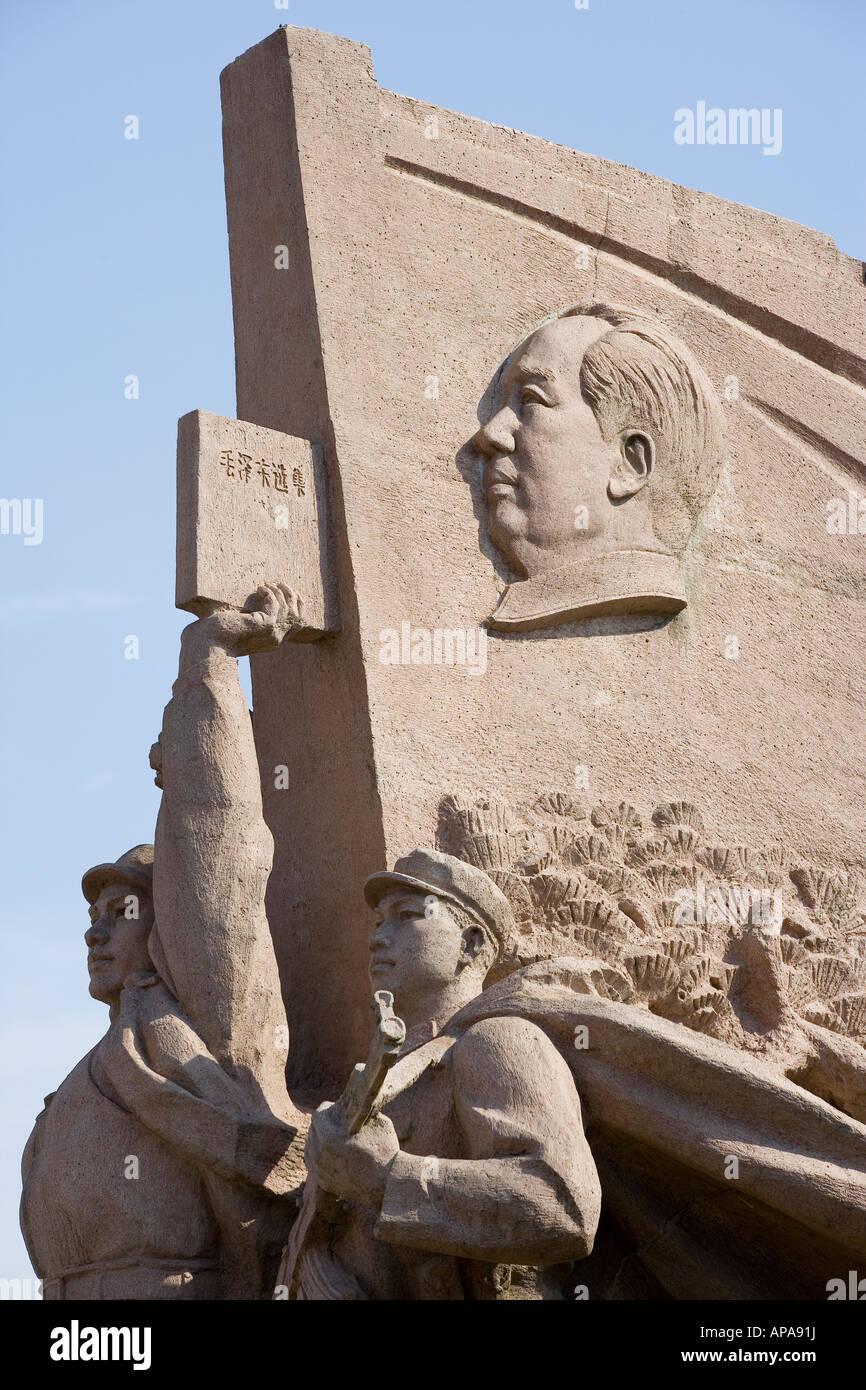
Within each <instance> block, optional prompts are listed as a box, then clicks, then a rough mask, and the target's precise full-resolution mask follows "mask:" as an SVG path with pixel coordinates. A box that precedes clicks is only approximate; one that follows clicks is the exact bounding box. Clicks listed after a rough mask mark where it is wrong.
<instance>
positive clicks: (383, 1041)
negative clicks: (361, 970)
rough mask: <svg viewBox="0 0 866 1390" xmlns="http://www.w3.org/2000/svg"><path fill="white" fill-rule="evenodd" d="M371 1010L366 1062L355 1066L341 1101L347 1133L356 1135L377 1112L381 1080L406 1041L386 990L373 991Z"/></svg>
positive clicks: (380, 1097)
mask: <svg viewBox="0 0 866 1390" xmlns="http://www.w3.org/2000/svg"><path fill="white" fill-rule="evenodd" d="M373 1008H374V1010H375V1012H376V1031H375V1033H374V1034H373V1041H372V1042H371V1043H370V1051H369V1053H368V1055H367V1060H366V1062H365V1063H364V1064H363V1065H361V1064H360V1063H359V1065H358V1066H356V1067H355V1070H354V1071H353V1072H352V1075H351V1076H350V1078H349V1081H348V1084H347V1085H346V1089H345V1091H344V1092H343V1097H342V1102H341V1103H342V1106H343V1110H344V1113H345V1116H346V1128H347V1130H348V1131H349V1133H350V1134H357V1133H358V1130H359V1129H361V1127H362V1126H363V1125H365V1124H366V1123H367V1121H368V1120H370V1119H372V1118H373V1116H374V1115H375V1114H377V1113H378V1111H379V1109H380V1107H381V1103H382V1089H383V1087H384V1084H385V1079H386V1077H387V1075H388V1072H389V1071H390V1070H391V1068H392V1067H393V1065H394V1063H395V1062H396V1061H397V1058H398V1057H399V1055H400V1049H401V1048H402V1046H403V1043H404V1041H405V1038H406V1025H405V1023H404V1022H403V1020H402V1019H401V1018H397V1016H396V1015H395V1013H394V996H393V994H391V993H389V991H388V990H386V989H378V990H376V993H375V994H374V995H373Z"/></svg>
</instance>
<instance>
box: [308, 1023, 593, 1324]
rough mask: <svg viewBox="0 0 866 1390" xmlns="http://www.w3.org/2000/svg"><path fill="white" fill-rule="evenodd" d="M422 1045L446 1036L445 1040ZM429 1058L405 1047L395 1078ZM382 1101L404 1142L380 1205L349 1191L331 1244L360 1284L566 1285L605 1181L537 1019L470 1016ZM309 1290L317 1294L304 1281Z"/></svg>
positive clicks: (541, 1292) (412, 1293)
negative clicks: (474, 1019) (376, 1208)
mask: <svg viewBox="0 0 866 1390" xmlns="http://www.w3.org/2000/svg"><path fill="white" fill-rule="evenodd" d="M425 1046H428V1047H430V1048H432V1049H434V1050H437V1042H436V1040H434V1041H433V1042H432V1043H430V1044H424V1043H422V1044H421V1053H422V1054H423V1049H424V1047H425ZM420 1065H423V1062H422V1058H421V1057H419V1056H418V1055H414V1056H413V1054H412V1053H411V1052H410V1053H409V1054H408V1055H406V1056H404V1058H402V1059H401V1061H400V1062H399V1063H398V1064H397V1066H396V1067H395V1068H394V1070H393V1072H392V1074H391V1078H392V1084H393V1086H398V1085H399V1084H400V1069H401V1068H413V1069H415V1070H417V1069H418V1068H419V1066H420ZM385 1113H386V1114H387V1115H388V1116H389V1118H390V1119H391V1120H392V1122H393V1124H394V1126H395V1129H396V1131H397V1136H398V1139H399V1141H400V1150H401V1152H400V1153H399V1154H398V1155H397V1157H396V1159H395V1160H394V1162H393V1165H392V1167H391V1170H390V1174H389V1177H388V1181H387V1186H386V1188H385V1196H384V1201H383V1203H382V1208H381V1211H380V1212H379V1213H374V1212H372V1211H371V1210H369V1209H368V1208H366V1207H364V1206H362V1205H360V1204H359V1203H354V1202H353V1203H350V1204H347V1209H346V1211H345V1213H344V1218H343V1220H342V1221H341V1222H340V1223H339V1224H338V1226H337V1228H336V1231H335V1237H334V1239H333V1242H332V1245H331V1254H332V1256H333V1258H334V1259H335V1260H337V1261H339V1263H340V1265H341V1266H342V1268H343V1269H344V1270H345V1271H346V1273H348V1274H349V1275H351V1277H352V1278H353V1279H354V1280H355V1281H356V1283H357V1285H358V1286H359V1290H360V1295H361V1296H363V1297H366V1298H369V1299H406V1298H417V1299H498V1298H559V1297H563V1294H564V1293H565V1294H567V1293H568V1289H567V1278H566V1276H567V1274H568V1270H569V1263H570V1262H571V1261H572V1260H575V1259H579V1258H582V1257H583V1256H585V1255H586V1254H587V1253H588V1251H589V1250H590V1249H591V1247H592V1240H593V1236H594V1234H595V1229H596V1225H597V1222H598V1216H599V1208H600V1203H601V1192H600V1185H599V1179H598V1175H597V1173H596V1169H595V1164H594V1162H593V1159H592V1154H591V1153H590V1150H589V1146H588V1144H587V1142H586V1139H585V1137H584V1133H583V1123H582V1118H581V1108H580V1100H579V1098H578V1095H577V1091H576V1089H575V1085H574V1081H573V1079H572V1076H571V1073H570V1071H569V1069H568V1066H567V1065H566V1063H565V1062H564V1061H563V1059H562V1057H561V1056H560V1055H559V1053H558V1051H557V1049H556V1047H554V1045H553V1043H552V1042H551V1041H550V1040H549V1039H548V1038H547V1037H546V1036H545V1034H544V1033H543V1032H542V1031H541V1029H540V1028H538V1027H537V1026H536V1025H535V1024H534V1023H531V1022H529V1021H528V1020H526V1019H523V1018H516V1017H498V1018H489V1019H485V1020H483V1021H482V1022H479V1023H476V1024H474V1025H473V1026H472V1027H470V1028H468V1029H467V1031H466V1032H464V1033H463V1034H462V1036H461V1037H460V1038H459V1039H458V1040H457V1041H456V1042H455V1043H454V1045H453V1046H452V1047H450V1049H449V1050H447V1051H446V1052H445V1053H444V1055H442V1057H441V1061H440V1062H439V1064H438V1065H435V1066H432V1067H428V1068H427V1069H425V1070H423V1071H422V1073H421V1075H420V1076H419V1077H418V1079H417V1080H415V1082H414V1084H412V1085H410V1086H409V1087H408V1089H406V1090H405V1091H403V1092H402V1094H400V1095H398V1096H396V1098H395V1099H394V1100H392V1101H391V1103H390V1104H389V1105H388V1106H387V1108H386V1111H385ZM539 1267H543V1268H539ZM301 1296H302V1297H307V1298H308V1297H317V1296H318V1295H317V1294H316V1293H315V1292H314V1291H313V1289H311V1288H309V1287H307V1288H306V1289H304V1287H303V1283H302V1295H301ZM342 1296H345V1294H344V1295H342Z"/></svg>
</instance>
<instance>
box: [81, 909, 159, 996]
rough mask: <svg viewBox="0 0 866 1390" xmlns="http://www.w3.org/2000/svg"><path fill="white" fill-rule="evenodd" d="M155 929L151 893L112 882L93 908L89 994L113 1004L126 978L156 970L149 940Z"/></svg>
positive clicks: (87, 938) (88, 934)
mask: <svg viewBox="0 0 866 1390" xmlns="http://www.w3.org/2000/svg"><path fill="white" fill-rule="evenodd" d="M152 926H153V906H152V903H151V898H150V894H149V893H145V892H143V891H142V890H140V889H136V888H132V887H131V886H130V885H129V884H128V883H110V884H108V885H107V887H105V888H104V889H103V890H102V892H101V893H100V895H99V897H98V898H97V899H96V902H95V903H94V904H93V906H92V907H91V909H90V926H89V927H88V928H87V931H86V932H85V933H84V940H85V941H86V942H87V948H88V949H87V969H88V972H89V974H90V993H91V995H92V996H93V998H94V999H99V1000H101V1001H102V1003H104V1004H109V1005H110V1004H114V1003H116V1002H117V1000H118V999H119V998H120V991H121V990H122V988H123V982H124V980H125V979H126V977H127V975H131V974H132V973H133V972H134V971H137V970H144V971H151V970H153V965H152V963H151V959H150V956H149V955H148V951H147V938H148V936H149V935H150V929H151V927H152Z"/></svg>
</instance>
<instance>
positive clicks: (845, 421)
mask: <svg viewBox="0 0 866 1390" xmlns="http://www.w3.org/2000/svg"><path fill="white" fill-rule="evenodd" d="M223 101H224V140H225V161H226V187H227V197H228V221H229V237H230V249H231V265H232V289H233V299H234V313H235V332H236V357H237V382H238V412H239V414H240V415H242V416H244V417H246V418H247V419H252V420H255V421H257V422H258V423H261V424H263V425H265V426H268V427H270V428H274V429H279V430H282V431H285V432H287V433H292V434H295V435H299V436H301V437H305V438H309V439H311V440H313V441H314V442H316V443H319V444H321V445H322V447H323V451H324V457H325V462H326V468H327V471H328V475H329V488H330V499H331V521H332V529H333V535H332V541H333V545H334V552H335V555H334V558H335V571H336V576H337V582H338V588H339V599H340V608H341V619H342V630H341V631H340V633H339V634H336V635H334V636H333V637H328V638H326V639H325V640H324V641H322V642H319V643H314V644H311V645H310V646H309V647H308V648H307V649H305V650H300V649H293V650H292V651H291V652H288V653H287V652H283V653H280V654H278V655H277V656H276V657H275V658H273V659H271V658H269V660H268V662H267V663H266V662H264V661H262V662H259V661H258V660H254V661H253V682H254V692H255V712H256V737H257V744H258V749H259V756H260V761H261V765H262V769H263V773H264V774H265V776H264V784H265V788H266V800H265V807H266V815H267V817H268V821H269V824H270V825H271V827H272V829H273V832H274V836H275V840H276V844H277V852H276V860H275V869H274V874H273V876H272V879H271V885H270V889H269V900H268V901H269V914H270V920H271V923H272V927H273V930H274V934H275V941H276V946H277V951H278V954H279V956H280V960H281V963H282V965H283V975H284V979H285V981H286V990H287V995H286V998H287V1009H288V1013H289V1017H290V1021H291V1024H292V1027H293V1031H294V1037H295V1044H294V1045H293V1048H292V1057H291V1061H290V1072H289V1075H290V1078H291V1080H292V1082H293V1084H295V1085H296V1086H302V1087H305V1088H308V1089H310V1090H314V1091H315V1090H318V1091H319V1093H321V1092H322V1090H323V1089H324V1090H327V1089H330V1090H331V1093H332V1094H333V1093H335V1092H336V1089H338V1088H339V1086H341V1085H342V1084H343V1080H344V1078H345V1075H346V1074H347V1071H348V1069H349V1068H350V1067H351V1065H352V1063H353V1062H354V1061H355V1060H356V1058H357V1057H358V1056H361V1055H363V1053H364V1050H365V1047H366V1038H367V1033H368V1029H369V1015H368V1010H367V997H366V984H365V931H364V926H363V916H362V913H363V909H362V907H361V904H360V899H359V897H358V895H357V889H358V884H359V883H360V882H362V881H363V879H364V877H365V875H366V874H367V873H369V872H370V871H372V870H373V869H375V868H376V867H378V866H380V865H381V864H382V863H383V862H385V861H387V862H391V861H392V860H393V859H394V858H395V857H396V856H397V855H398V854H400V853H403V852H404V851H406V850H407V849H409V848H411V847H412V846H413V845H416V844H424V843H428V844H429V843H432V842H433V836H434V833H435V830H436V827H437V822H438V816H439V807H440V803H441V802H442V800H443V797H445V796H447V795H448V794H449V793H452V792H467V793H468V794H470V798H471V797H473V796H477V795H478V794H483V795H491V796H493V797H501V798H503V799H504V800H506V801H508V802H509V803H511V804H512V805H518V804H519V805H525V804H531V803H532V802H533V800H534V799H535V798H536V797H537V796H538V795H539V794H543V793H544V792H546V791H547V790H548V789H550V788H557V787H564V788H565V789H566V790H570V789H572V788H573V787H574V784H575V769H577V770H578V772H577V781H578V784H580V783H581V781H582V780H583V781H585V789H586V797H587V800H588V804H589V805H597V804H602V805H614V806H615V805H618V804H619V803H620V802H623V801H624V802H627V803H629V804H632V805H634V806H636V807H640V808H644V814H645V813H646V811H648V810H649V809H651V808H652V807H655V806H658V805H660V804H662V803H665V802H669V801H671V800H672V799H675V798H679V799H681V800H683V801H687V802H689V803H690V804H693V805H695V806H697V807H699V808H700V811H701V814H702V815H703V817H704V819H705V821H706V823H707V824H708V825H711V826H712V827H713V834H714V836H715V837H716V839H717V841H718V843H720V844H724V845H739V844H742V845H746V846H750V847H753V848H755V849H761V848H763V847H766V846H767V845H768V844H771V843H773V842H778V843H780V844H782V845H783V846H784V847H785V851H786V853H787V854H788V855H789V856H790V860H791V864H792V866H794V867H796V866H797V865H801V866H802V865H811V866H812V868H813V869H814V871H815V872H816V873H817V874H819V875H820V874H824V875H827V876H829V877H830V878H833V877H834V876H837V875H843V876H844V875H846V874H851V873H856V871H857V870H859V869H860V868H862V865H863V843H864V837H863V810H862V808H863V805H864V797H863V758H862V752H861V750H860V748H859V746H858V741H857V736H856V730H857V729H858V728H859V727H860V724H861V723H862V715H863V704H864V694H866V672H864V665H863V644H862V637H863V633H864V622H863V612H864V609H863V604H864V597H866V580H864V572H863V563H862V546H863V539H862V537H861V536H858V535H857V534H844V535H843V534H833V533H832V532H831V531H830V530H828V525H827V519H828V502H829V501H830V499H832V498H842V499H845V498H847V496H848V492H849V490H852V491H855V492H856V491H857V490H858V489H862V484H863V463H862V460H863V459H864V458H866V409H864V394H863V386H864V384H866V366H864V345H866V333H864V322H866V320H864V314H863V308H864V299H866V290H864V286H863V281H862V267H861V265H860V263H859V262H855V261H852V260H850V259H848V258H847V257H845V256H843V255H840V254H839V252H838V251H837V250H836V248H835V246H834V245H833V243H832V241H831V240H830V239H829V238H827V237H825V236H822V235H821V234H820V233H818V232H814V231H811V230H809V229H808V228H804V227H799V226H795V225H793V224H791V223H787V222H784V221H782V220H780V219H778V218H776V217H773V216H771V215H769V214H766V213H763V212H758V211H756V210H754V209H750V208H745V207H739V206H736V205H732V204H729V203H726V202H724V201H722V200H720V199H717V198H714V197H712V196H710V195H707V194H701V193H695V192H691V191H689V190H686V189H682V188H678V187H676V186H674V185H671V184H668V183H665V182H663V181H661V180H659V179H656V178H652V177H649V176H647V175H644V174H641V173H639V172H637V171H635V170H631V169H627V168H623V167H620V166H618V165H614V164H611V163H609V162H607V161H604V160H600V159H596V158H594V157H592V156H590V155H585V154H580V153H577V152H575V151H571V150H567V149H564V148H560V147H557V146H553V145H550V144H548V143H546V142H544V141H542V140H539V139H536V138H534V137H532V136H529V135H524V134H520V133H518V132H515V131H512V130H507V129H503V128H499V127H493V126H490V125H486V124H485V123H483V122H481V121H478V120H474V119H471V118H469V117H466V116H462V115H459V114H456V113H454V112H450V111H445V110H441V109H438V108H435V107H432V106H428V105H426V104H424V103H420V102H417V101H414V100H412V99H410V98H408V97H403V96H397V95H395V94H393V93H390V92H387V91H383V90H381V89H379V88H378V87H377V85H376V82H375V78H374V75H373V71H372V66H371V60H370V55H369V52H368V50H367V49H366V48H365V47H363V46H362V45H359V44H355V43H351V42H348V41H346V40H343V39H339V38H335V37H333V36H330V35H327V34H320V33H315V32H310V31H305V30H300V29H291V28H289V29H286V30H281V31H279V32H278V33H276V34H274V35H273V36H272V37H271V38H269V39H267V40H266V41H265V42H264V43H262V44H259V45H257V46H256V47H255V48H254V49H252V50H250V51H249V52H248V53H246V54H245V55H244V56H243V57H241V58H239V59H238V60H237V61H236V62H235V63H233V64H232V65H231V66H230V67H229V68H228V69H227V70H226V72H225V73H224V75H223ZM347 189H351V196H346V190H347ZM283 243H285V244H288V246H289V248H290V256H291V271H280V270H277V269H275V266H274V248H275V246H277V245H279V244H283ZM592 303H608V304H613V305H621V306H626V307H629V308H634V309H636V310H638V311H640V312H641V313H643V314H645V315H648V316H650V317H651V318H652V319H653V321H655V322H657V323H660V324H661V325H663V326H664V328H665V329H666V330H667V331H668V332H669V333H671V334H673V335H674V336H675V337H676V338H677V339H678V340H679V341H681V342H682V343H683V344H685V346H686V348H687V349H688V350H689V352H690V353H691V354H692V355H693V357H694V359H695V360H696V362H697V363H698V364H699V367H700V369H701V370H702V371H703V372H704V373H705V374H706V377H707V378H708V380H709V382H710V383H711V384H712V387H713V390H714V391H715V393H716V395H717V396H718V398H719V400H720V401H721V405H722V409H723V411H724V413H725V417H726V418H725V424H726V434H727V453H726V459H725V462H724V465H723V467H722V469H721V472H720V474H719V478H718V483H717V485H716V487H715V491H714V492H713V494H712V496H711V497H710V498H709V500H708V502H707V504H706V506H705V507H704V508H703V510H702V511H701V513H700V516H699V519H698V523H697V527H696V529H695V531H694V533H693V535H692V537H691V540H690V541H689V544H688V546H687V548H686V552H685V555H684V557H683V562H682V574H683V579H684V585H685V592H686V598H687V606H686V607H685V608H683V609H682V611H681V612H680V613H678V614H677V615H676V616H675V617H673V618H670V617H668V618H659V617H657V616H654V615H652V614H649V615H646V614H644V615H641V614H633V613H624V614H614V615H609V616H605V617H598V618H594V619H590V620H588V621H584V622H579V623H572V624H570V625H567V626H559V627H557V628H556V629H555V633H551V632H548V631H546V630H545V629H541V630H540V631H532V632H526V633H522V632H516V633H512V634H505V633H503V634H502V635H498V634H496V633H494V632H491V634H490V637H489V640H488V643H487V647H486V669H485V671H484V674H483V675H481V674H478V673H474V672H473V669H472V667H471V666H470V665H469V664H468V663H467V664H464V665H459V664H452V665H448V664H445V662H444V661H440V662H437V661H436V660H435V653H434V657H433V659H430V660H429V661H428V662H426V663H425V662H424V661H423V657H424V646H425V644H424V641H423V640H421V639H419V642H418V644H417V647H416V650H417V653H418V656H419V657H420V658H421V659H420V660H417V661H416V662H413V661H412V660H411V652H412V639H411V634H412V632H413V631H414V629H426V630H427V632H428V633H431V632H435V630H436V629H444V630H459V631H460V632H462V633H465V634H467V640H468V636H469V635H471V634H472V633H473V632H475V630H476V629H477V627H478V625H479V624H480V623H483V622H484V620H485V619H486V618H487V616H488V615H489V614H490V613H491V611H492V609H493V607H494V605H495V603H496V600H497V594H498V591H499V589H500V588H501V587H502V585H503V584H504V583H506V582H508V583H510V582H512V581H513V580H514V579H515V578H519V575H517V574H515V573H514V572H513V571H510V570H508V569H507V568H505V565H504V562H503V559H502V556H501V555H500V554H499V552H498V551H497V550H496V548H495V547H494V545H493V543H492V541H491V538H490V536H489V534H488V526H487V515H486V507H485V502H484V496H483V477H482V462H483V461H482V459H481V458H480V457H479V456H478V453H477V450H476V448H475V446H474V445H473V444H472V441H473V439H474V437H475V435H476V432H477V430H478V428H479V425H481V424H483V423H484V421H485V419H486V418H487V415H488V410H489V402H490V388H491V386H492V383H493V378H494V376H495V374H496V372H497V370H498V368H499V366H500V364H501V363H502V362H503V360H504V359H505V358H506V356H507V355H508V354H509V353H510V352H511V351H512V349H513V348H514V346H515V344H517V343H519V342H521V340H522V339H523V338H524V337H525V336H526V334H527V333H529V332H531V331H532V330H533V329H535V328H537V327H538V326H539V325H540V324H541V323H542V322H543V321H544V320H546V319H547V318H548V317H549V316H550V315H552V314H556V313H560V312H562V311H563V310H564V309H566V308H568V307H569V306H573V305H583V306H586V305H589V304H592ZM629 505H630V504H629ZM855 530H856V522H855ZM405 623H408V624H410V639H409V640H408V641H407V642H406V644H405V651H406V652H408V653H409V655H410V659H409V660H408V661H407V662H405V663H400V664H385V663H384V662H383V661H382V660H381V659H380V657H381V652H382V641H383V639H382V634H383V632H385V631H387V630H391V631H396V632H398V633H399V632H401V631H402V630H403V625H404V624H405ZM731 639H736V641H735V642H734V641H732V640H731ZM287 710H291V711H292V718H291V719H289V718H287V717H286V713H285V712H286V711H287ZM278 763H286V764H288V765H289V766H291V767H293V768H295V769H297V773H298V775H297V776H296V777H295V778H294V779H293V784H292V788H291V789H290V791H289V792H287V793H285V792H278V793H274V792H271V791H268V790H267V789H268V788H269V786H270V785H271V783H272V772H271V770H272V768H273V767H274V765H275V764H278ZM353 902H354V903H357V904H358V909H357V912H354V911H352V909H351V907H350V908H349V909H348V910H347V907H346V904H347V903H348V904H351V903H353ZM847 958H848V957H847V956H846V959H847ZM290 967H291V968H290ZM859 989H860V986H859V985H858V986H857V988H856V989H854V990H853V991H852V993H854V994H856V993H857V992H858V990H859ZM822 997H823V996H822Z"/></svg>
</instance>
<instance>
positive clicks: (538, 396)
mask: <svg viewBox="0 0 866 1390" xmlns="http://www.w3.org/2000/svg"><path fill="white" fill-rule="evenodd" d="M608 327H609V325H607V324H600V322H599V320H598V319H586V318H581V317H579V316H575V317H573V318H566V319H557V320H555V321H554V322H553V323H549V324H545V326H544V327H543V328H540V329H539V330H538V332H536V333H533V335H532V337H531V338H529V339H528V340H527V341H526V342H525V343H523V344H522V345H521V346H520V347H519V348H518V349H516V351H515V353H514V354H513V356H512V357H511V358H509V360H508V362H507V363H506V366H505V369H504V372H503V376H502V380H501V382H500V384H499V391H498V396H497V409H496V413H495V414H494V415H493V416H492V417H491V419H490V420H489V421H488V422H487V424H486V425H484V426H483V427H482V428H481V429H480V430H479V431H478V433H477V435H476V436H475V441H474V442H475V445H476V447H477V448H478V449H479V451H480V452H481V453H482V455H483V456H484V496H485V502H486V505H487V513H488V520H489V529H490V537H491V540H492V541H493V543H494V544H495V545H496V546H497V548H498V549H499V550H500V551H501V552H502V554H503V555H505V557H506V558H507V559H508V560H509V562H510V563H511V564H512V566H513V567H514V569H515V570H516V571H517V572H518V573H519V574H522V575H532V574H534V573H537V572H539V571H543V570H545V569H551V568H555V567H556V566H557V565H562V564H567V563H568V562H569V561H571V560H573V559H576V558H580V556H581V553H582V550H584V549H585V546H586V541H587V539H588V538H590V537H592V536H595V535H598V534H599V533H601V532H602V531H603V530H604V528H605V524H606V521H607V519H608V518H609V516H610V510H611V504H610V500H609V498H608V496H607V485H608V481H609V479H610V477H611V472H612V470H614V469H615V468H616V465H617V462H618V459H619V440H613V441H612V442H610V443H605V441H604V439H603V438H602V435H601V431H600V429H599V427H598V424H597V422H596V418H595V415H594V414H593V412H592V409H591V408H590V406H589V405H587V403H586V401H585V400H584V399H583V396H582V395H581V391H580V365H581V362H582V360H583V354H584V352H585V350H586V348H587V346H588V345H589V344H590V343H591V342H593V341H595V339H597V338H599V337H600V336H602V333H603V332H605V331H607V329H608Z"/></svg>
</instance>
